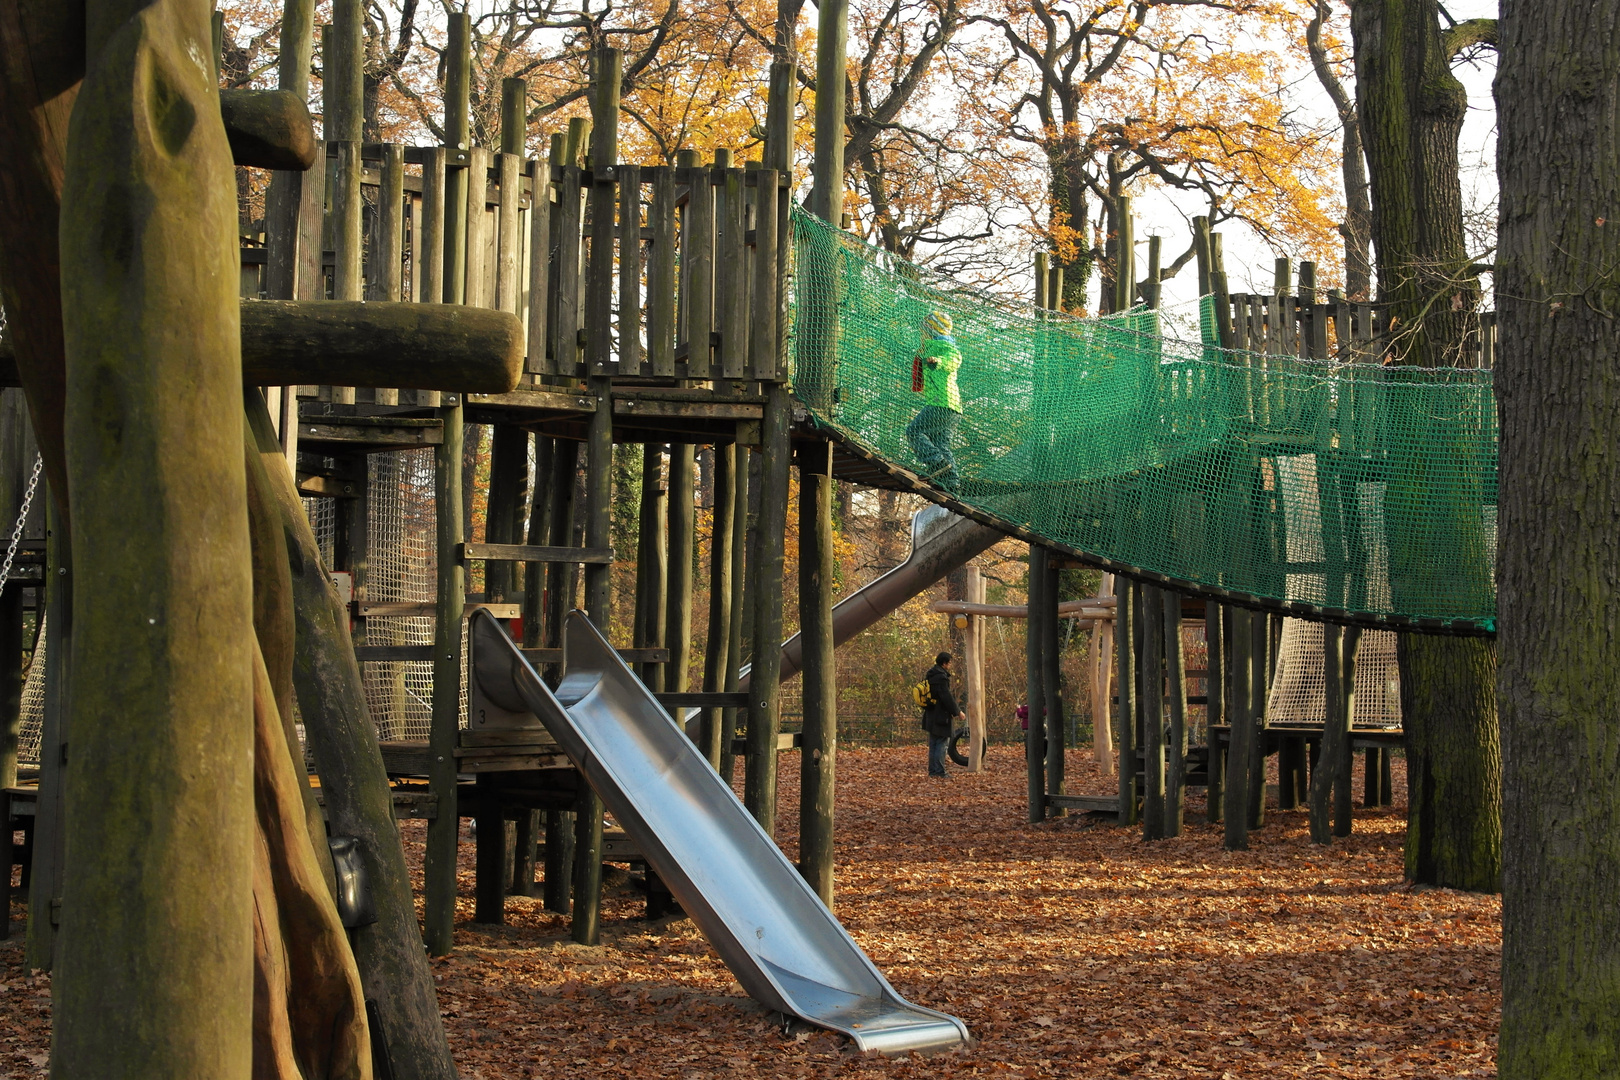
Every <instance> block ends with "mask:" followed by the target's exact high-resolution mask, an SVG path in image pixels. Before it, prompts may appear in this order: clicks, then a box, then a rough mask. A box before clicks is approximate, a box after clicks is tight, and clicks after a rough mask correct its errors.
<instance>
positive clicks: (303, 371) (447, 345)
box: [242, 300, 523, 394]
mask: <svg viewBox="0 0 1620 1080" xmlns="http://www.w3.org/2000/svg"><path fill="white" fill-rule="evenodd" d="M522 371H523V324H522V323H521V322H520V321H519V320H518V318H517V316H515V315H512V314H510V313H508V312H504V311H490V310H484V309H479V308H467V307H454V306H449V305H444V304H386V303H372V304H363V303H355V302H338V301H332V300H320V301H310V302H305V301H298V300H246V301H243V302H242V378H243V381H245V382H246V383H248V384H249V385H252V386H285V385H292V384H298V383H303V384H320V383H342V384H343V385H346V386H347V385H352V386H384V387H400V388H405V389H415V390H456V391H467V392H470V393H486V394H504V393H508V392H510V391H511V390H514V389H516V387H517V384H518V378H519V377H520V375H521V373H522Z"/></svg>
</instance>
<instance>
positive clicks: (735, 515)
mask: <svg viewBox="0 0 1620 1080" xmlns="http://www.w3.org/2000/svg"><path fill="white" fill-rule="evenodd" d="M738 434H739V435H741V434H742V428H741V425H738ZM733 445H734V446H735V447H736V451H737V463H736V465H735V467H734V469H733V471H732V484H731V493H732V496H733V500H732V505H731V615H730V618H729V619H728V623H729V630H730V634H729V635H728V636H727V639H726V682H725V691H726V693H728V694H734V693H736V692H737V690H738V688H740V687H741V686H742V655H743V626H744V624H745V623H746V622H747V617H746V612H747V599H748V590H747V580H748V577H747V572H746V570H747V559H748V534H749V530H748V487H749V476H748V472H749V457H748V450H747V449H746V448H745V447H744V446H743V445H742V443H741V442H740V441H739V442H736V443H734V444H733ZM741 711H742V710H740V709H736V708H728V709H725V710H724V711H722V712H721V714H720V775H721V776H723V777H725V779H726V782H727V783H730V782H731V778H732V775H733V774H734V773H735V772H736V767H737V756H736V753H735V752H734V750H733V749H732V747H733V743H734V740H735V739H736V736H737V717H738V715H739V714H740V713H741Z"/></svg>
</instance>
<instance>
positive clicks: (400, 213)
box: [373, 143, 405, 405]
mask: <svg viewBox="0 0 1620 1080" xmlns="http://www.w3.org/2000/svg"><path fill="white" fill-rule="evenodd" d="M378 179H379V181H380V182H379V184H378V187H377V239H378V244H377V247H378V251H377V281H376V283H375V286H374V289H373V297H374V298H375V299H378V300H386V301H388V302H390V303H397V302H399V301H400V300H402V299H404V295H403V284H404V282H403V276H404V270H405V265H404V259H405V148H404V147H403V146H400V145H398V144H397V143H390V144H388V145H387V146H384V147H383V160H382V170H381V172H380V174H379V177H378ZM377 404H378V405H398V404H399V391H398V390H392V389H384V388H378V390H377Z"/></svg>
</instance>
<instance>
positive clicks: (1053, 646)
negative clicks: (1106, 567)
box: [1041, 551, 1068, 817]
mask: <svg viewBox="0 0 1620 1080" xmlns="http://www.w3.org/2000/svg"><path fill="white" fill-rule="evenodd" d="M1054 561H1055V560H1053V558H1052V553H1051V552H1050V551H1048V552H1047V554H1046V566H1047V570H1046V588H1045V589H1043V590H1042V592H1041V602H1042V603H1043V604H1044V605H1045V609H1046V610H1045V613H1044V614H1043V616H1042V619H1041V625H1042V626H1043V627H1044V631H1045V634H1046V643H1045V645H1044V647H1043V648H1042V650H1041V696H1042V697H1044V698H1045V699H1046V725H1045V727H1046V794H1047V795H1062V794H1063V773H1064V766H1065V765H1066V764H1067V761H1066V760H1065V754H1066V752H1067V747H1068V731H1067V730H1066V729H1065V727H1064V724H1065V723H1066V720H1065V718H1064V715H1063V670H1062V667H1061V663H1062V660H1063V620H1062V619H1061V618H1059V617H1058V574H1059V573H1060V571H1059V570H1058V568H1057V567H1056V566H1055V565H1053V563H1054ZM1066 815H1067V811H1066V810H1065V809H1064V808H1062V807H1058V806H1054V807H1052V808H1051V809H1050V811H1049V812H1048V816H1050V817H1064V816H1066Z"/></svg>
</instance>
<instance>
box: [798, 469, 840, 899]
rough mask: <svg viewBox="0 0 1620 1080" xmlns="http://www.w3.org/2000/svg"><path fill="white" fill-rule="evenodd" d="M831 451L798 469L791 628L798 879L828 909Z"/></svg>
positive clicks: (834, 729)
mask: <svg viewBox="0 0 1620 1080" xmlns="http://www.w3.org/2000/svg"><path fill="white" fill-rule="evenodd" d="M832 485H833V480H832V443H830V442H829V443H824V444H821V445H818V446H815V447H814V448H813V449H809V450H807V451H805V452H804V454H803V455H802V456H801V458H800V466H799V556H800V557H799V627H800V630H799V632H800V634H801V636H802V637H803V640H804V736H803V747H802V749H801V752H800V753H801V759H800V760H801V764H800V766H799V872H800V873H801V874H803V875H804V878H805V880H806V881H808V882H809V883H810V886H811V888H813V889H815V890H816V895H817V896H820V897H821V902H822V903H824V904H826V905H827V906H828V907H829V908H831V907H832V904H833V795H834V781H835V777H836V765H837V755H838V702H837V697H838V669H837V666H836V664H835V662H834V657H833V631H832V586H833V573H834V570H835V566H834V563H833V526H832V501H833V500H832V494H833V493H832Z"/></svg>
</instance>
